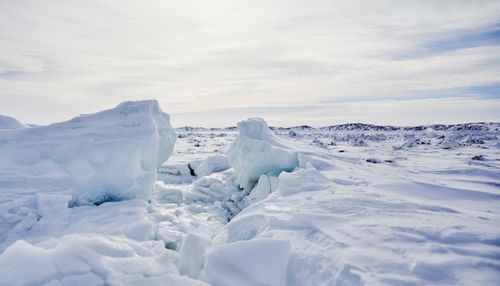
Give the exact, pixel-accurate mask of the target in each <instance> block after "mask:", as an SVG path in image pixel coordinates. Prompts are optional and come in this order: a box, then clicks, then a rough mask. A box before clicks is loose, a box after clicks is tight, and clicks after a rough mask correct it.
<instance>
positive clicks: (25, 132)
mask: <svg viewBox="0 0 500 286" xmlns="http://www.w3.org/2000/svg"><path fill="white" fill-rule="evenodd" d="M169 120H170V117H169V115H168V114H166V113H164V112H163V111H162V110H161V109H160V107H159V104H158V102H157V101H136V102H132V101H130V102H124V103H122V104H120V105H118V106H117V107H116V108H113V109H109V110H105V111H101V112H98V113H95V114H89V115H81V116H78V117H75V118H73V119H72V120H70V121H66V122H62V123H56V124H52V125H49V126H42V127H33V128H24V129H15V130H3V131H2V132H0V158H2V160H1V161H0V174H4V175H5V174H15V175H16V176H18V175H19V174H27V175H26V176H30V180H32V177H33V174H36V176H37V177H44V176H45V177H48V176H49V177H50V176H53V174H57V176H58V177H59V179H61V178H60V177H64V176H65V178H66V181H65V182H66V183H67V185H66V186H64V189H70V190H72V199H71V202H70V206H74V205H82V204H100V203H102V202H105V201H115V200H124V199H132V198H143V199H145V198H148V197H149V195H150V194H151V193H152V191H153V185H154V182H155V179H156V173H157V172H156V170H157V167H158V166H160V165H161V164H162V163H163V162H165V161H166V160H167V159H168V157H169V156H170V154H171V153H172V150H173V146H174V143H175V139H176V136H175V131H174V129H173V128H172V127H171V126H170V122H169ZM47 161H50V164H49V163H48V162H47ZM40 162H45V163H44V164H39V163H40ZM36 166H41V167H40V168H38V167H36ZM43 166H54V168H57V169H58V170H57V172H54V170H53V169H54V168H49V169H46V168H42V167H43ZM34 169H36V170H34ZM32 183H33V182H32ZM56 185H57V184H51V187H52V188H54V187H55V186H56Z"/></svg>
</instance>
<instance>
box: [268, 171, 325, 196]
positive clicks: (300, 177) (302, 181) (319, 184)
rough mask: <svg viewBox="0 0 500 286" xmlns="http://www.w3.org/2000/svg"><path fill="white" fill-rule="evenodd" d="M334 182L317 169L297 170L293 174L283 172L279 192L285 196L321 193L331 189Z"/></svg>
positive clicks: (280, 177)
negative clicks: (313, 192)
mask: <svg viewBox="0 0 500 286" xmlns="http://www.w3.org/2000/svg"><path fill="white" fill-rule="evenodd" d="M331 184H332V182H331V181H330V180H329V179H328V178H327V177H325V175H323V174H321V172H319V171H318V170H316V169H315V168H312V167H310V168H308V169H297V170H295V171H294V172H292V173H286V172H283V173H281V174H280V176H279V187H278V189H279V191H280V193H282V194H283V195H286V196H288V195H293V194H296V193H300V192H304V191H305V192H309V191H319V190H323V189H327V188H328V187H330V186H331Z"/></svg>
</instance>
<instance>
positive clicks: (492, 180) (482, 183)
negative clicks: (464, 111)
mask: <svg viewBox="0 0 500 286" xmlns="http://www.w3.org/2000/svg"><path fill="white" fill-rule="evenodd" d="M148 106H149V107H148ZM155 106H157V103H155V102H138V103H137V102H136V103H127V104H125V105H120V106H118V107H117V108H116V109H112V110H110V111H104V112H103V113H104V114H103V113H97V114H94V115H84V116H80V117H77V118H79V119H78V120H77V121H76V122H75V121H69V122H66V123H59V124H54V125H50V126H45V127H31V128H23V129H10V130H2V131H0V138H1V140H2V141H1V142H2V145H0V152H3V153H1V154H2V155H3V156H5V158H6V159H5V160H6V161H4V160H3V159H2V161H1V162H0V166H2V168H0V216H1V219H0V285H102V284H108V285H497V284H499V283H500V271H499V269H500V264H499V262H498V257H500V243H499V241H500V230H499V229H498V227H497V226H498V225H500V215H499V214H500V188H499V186H500V176H499V174H500V161H499V159H498V158H500V147H499V146H500V141H499V136H500V124H497V123H478V124H460V125H432V126H417V127H393V126H373V125H364V124H346V125H338V126H328V127H324V128H318V129H316V128H312V127H309V126H298V127H293V128H274V127H271V128H269V127H268V126H267V124H266V123H265V121H263V120H262V119H255V118H251V119H249V120H245V121H242V122H240V123H239V124H238V128H239V130H236V129H235V128H226V129H204V128H191V127H184V128H178V129H176V133H177V140H176V143H175V148H174V149H173V150H172V149H171V148H173V140H174V136H175V133H174V130H172V129H170V125H169V124H166V123H168V120H167V121H164V120H163V119H165V117H164V116H163V113H162V112H161V110H158V112H156V111H154V110H155V109H156V107H155ZM130 109H132V110H137V111H138V113H134V112H131V110H130ZM118 110H121V111H118ZM149 110H152V111H151V112H149ZM162 118H163V119H162ZM82 122H83V123H82ZM152 126H157V127H158V126H160V129H161V128H164V129H165V130H163V132H165V133H164V137H165V138H169V140H167V142H166V143H165V142H164V141H162V139H161V138H162V135H160V132H158V135H155V134H156V132H154V130H157V129H155V128H156V127H152ZM161 126H163V127H161ZM49 131H50V132H49ZM165 134H166V135H168V136H165ZM105 135H106V136H105ZM85 138H86V139H85ZM14 140H15V141H14ZM35 141H36V142H37V143H38V144H37V145H36V144H35V143H34V142H35ZM154 142H157V143H154ZM160 142H163V143H160ZM168 142H170V143H168ZM49 143H50V144H51V145H50V146H52V148H49V145H48V144H49ZM167 143H168V144H167ZM121 144H123V145H121ZM161 144H163V146H166V147H168V148H166V149H165V148H161V147H159V146H160V145H161ZM170 144H171V145H172V146H171V145H170ZM73 145H74V147H72V146H73ZM106 146H107V147H106ZM120 146H124V147H120ZM132 146H135V147H134V148H132ZM28 147H29V148H28ZM3 148H7V149H8V150H6V149H3ZM72 148H73V149H72ZM77 148H80V149H82V151H79V152H77V151H75V150H78V149H77ZM106 148H108V149H106ZM127 148H129V149H127ZM160 149H161V150H160ZM133 150H136V151H135V152H134V151H133ZM137 150H138V151H137ZM162 150H163V151H165V150H167V151H168V152H163V151H162ZM169 150H170V151H169ZM226 150H228V151H227V152H226ZM8 151H10V152H8ZM21 151H22V152H21ZM56 151H57V152H56ZM63 151H65V152H63ZM70 151H73V152H70ZM104 151H106V152H104ZM125 151H126V152H125ZM94 152H95V153H94ZM108 152H109V153H108ZM156 152H158V153H156ZM170 152H172V155H171V156H170V157H169V158H168V161H167V162H164V159H166V157H168V156H166V155H168V154H169V153H170ZM160 153H161V154H160ZM111 154H117V155H121V156H122V157H123V158H122V160H118V161H117V159H116V160H115V159H113V157H106V156H111ZM137 154H139V155H137ZM33 155H35V156H33ZM62 155H65V156H67V157H68V158H69V159H71V160H69V159H68V163H67V164H66V165H64V164H61V162H64V161H63V160H62V159H61V157H64V156H62ZM70 155H71V156H70ZM93 156H95V157H100V156H104V157H106V158H108V159H107V160H111V163H113V162H114V163H113V166H112V167H113V168H109V169H106V168H103V169H99V168H97V167H99V166H101V165H98V164H97V163H96V165H94V166H95V168H91V169H90V170H92V172H89V173H90V175H91V176H97V175H98V174H96V173H93V172H94V171H95V172H97V171H99V172H103V174H102V176H103V177H105V179H107V180H109V181H108V182H109V185H110V186H111V185H113V186H115V182H116V186H124V185H127V186H130V185H133V186H136V187H137V188H140V190H139V189H138V190H137V191H139V192H138V193H134V195H133V196H131V197H127V196H125V197H122V198H129V200H121V201H114V200H107V201H106V202H102V201H100V202H97V201H94V203H91V202H90V201H85V200H79V203H78V207H72V208H68V202H69V201H70V200H72V198H73V199H74V197H75V193H74V188H75V187H76V186H80V184H78V182H77V180H76V179H75V178H74V174H80V173H78V172H76V171H73V172H75V173H71V172H70V170H68V169H67V165H68V164H69V165H71V164H75V165H79V166H80V163H79V162H77V161H80V162H81V160H84V159H86V160H88V161H89V162H90V160H97V159H95V158H94V157H93ZM2 158H4V157H2ZM92 158H94V159H92ZM137 158H141V159H140V160H139V159H137ZM73 159H77V160H76V161H74V160H73ZM8 162H10V163H11V165H10V166H9V167H7V163H8ZM137 162H141V163H144V164H146V165H145V166H141V165H140V164H137ZM70 163H71V164H70ZM121 164H126V165H127V166H129V164H132V165H135V167H134V168H135V169H134V170H138V169H139V167H138V166H140V168H141V169H142V168H145V169H147V170H153V172H151V173H150V176H151V177H148V180H149V178H152V179H151V180H149V181H148V183H147V184H145V183H144V181H142V180H140V179H139V177H140V176H132V177H133V178H134V180H136V181H138V182H137V183H132V184H129V183H127V182H130V178H131V176H130V174H138V173H140V172H135V171H134V172H129V173H127V169H126V168H124V167H123V168H122V167H120V165H121ZM101 167H102V166H101ZM82 168H83V167H82ZM113 172H116V174H115V173H113ZM111 174H115V175H114V177H113V176H111ZM108 176H109V178H107V177H108ZM143 183H144V184H143ZM142 184H143V185H142ZM139 186H140V187H139ZM142 192H144V193H142ZM77 194H80V193H77ZM116 194H122V193H121V192H119V193H116ZM139 194H142V195H139ZM143 195H144V196H143ZM77 196H78V195H77ZM144 199H146V200H144ZM28 269H29V271H28Z"/></svg>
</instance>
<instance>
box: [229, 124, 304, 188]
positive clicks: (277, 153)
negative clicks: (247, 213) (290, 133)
mask: <svg viewBox="0 0 500 286" xmlns="http://www.w3.org/2000/svg"><path fill="white" fill-rule="evenodd" d="M238 129H239V131H240V133H239V136H238V138H237V139H236V140H235V141H234V143H233V144H232V145H231V146H230V147H229V150H228V151H227V154H228V156H229V163H230V165H231V167H233V168H234V170H235V173H236V177H237V180H238V183H239V185H240V186H241V187H242V188H243V189H252V188H253V187H254V186H255V184H256V183H257V181H258V179H259V177H260V175H262V174H266V175H274V176H277V175H279V173H281V171H285V170H286V171H292V170H293V169H294V168H295V167H297V166H298V164H299V162H298V159H297V152H296V151H295V150H293V149H291V148H290V147H288V146H286V145H285V144H284V142H283V140H282V139H280V138H278V137H277V136H276V135H275V134H274V133H272V132H271V130H269V128H268V126H267V123H266V122H265V121H264V120H263V119H261V118H250V119H248V120H245V121H241V122H239V123H238Z"/></svg>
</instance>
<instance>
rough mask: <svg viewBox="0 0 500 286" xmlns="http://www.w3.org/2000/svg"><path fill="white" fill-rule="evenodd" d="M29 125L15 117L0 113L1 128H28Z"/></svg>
mask: <svg viewBox="0 0 500 286" xmlns="http://www.w3.org/2000/svg"><path fill="white" fill-rule="evenodd" d="M28 127H29V126H28V125H26V124H24V123H22V122H21V121H19V120H17V119H15V118H14V117H10V116H6V115H1V114H0V129H18V128H28Z"/></svg>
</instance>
